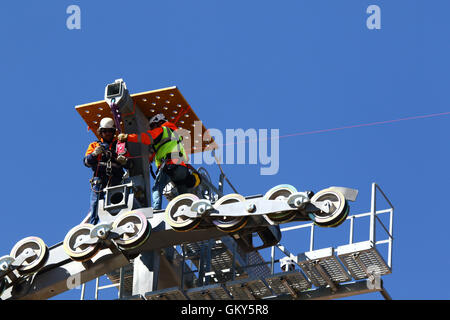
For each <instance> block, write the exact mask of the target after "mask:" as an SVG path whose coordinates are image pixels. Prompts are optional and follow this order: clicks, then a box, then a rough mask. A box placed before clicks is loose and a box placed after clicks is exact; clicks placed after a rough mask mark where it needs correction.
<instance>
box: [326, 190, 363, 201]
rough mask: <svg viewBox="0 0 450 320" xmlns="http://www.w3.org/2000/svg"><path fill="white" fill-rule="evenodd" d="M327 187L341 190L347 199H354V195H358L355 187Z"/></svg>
mask: <svg viewBox="0 0 450 320" xmlns="http://www.w3.org/2000/svg"><path fill="white" fill-rule="evenodd" d="M329 189H334V190H337V191H339V192H341V193H342V194H343V195H344V197H345V200H348V201H356V197H357V196H358V192H359V191H358V190H357V189H351V188H345V187H330V188H329Z"/></svg>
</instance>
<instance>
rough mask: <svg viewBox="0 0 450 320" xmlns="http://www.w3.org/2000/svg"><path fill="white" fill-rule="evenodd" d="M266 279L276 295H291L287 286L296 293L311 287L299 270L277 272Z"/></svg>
mask: <svg viewBox="0 0 450 320" xmlns="http://www.w3.org/2000/svg"><path fill="white" fill-rule="evenodd" d="M266 281H267V283H268V284H269V286H270V287H271V288H272V290H273V292H274V293H275V294H277V295H282V294H290V295H292V293H291V291H290V290H289V289H288V288H287V286H288V287H289V288H290V289H291V290H293V291H294V292H295V293H296V294H298V293H300V292H302V291H305V290H308V289H310V288H311V282H309V281H308V280H307V279H306V278H305V276H304V275H303V274H302V273H301V272H300V271H291V272H283V273H278V274H275V275H273V276H272V277H270V278H267V279H266Z"/></svg>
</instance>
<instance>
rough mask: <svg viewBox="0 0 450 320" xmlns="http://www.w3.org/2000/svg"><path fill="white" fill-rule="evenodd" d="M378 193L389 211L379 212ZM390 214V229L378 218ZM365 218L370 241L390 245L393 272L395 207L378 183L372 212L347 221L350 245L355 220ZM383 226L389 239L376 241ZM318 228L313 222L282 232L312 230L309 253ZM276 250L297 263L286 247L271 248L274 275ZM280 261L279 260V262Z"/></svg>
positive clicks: (389, 263)
mask: <svg viewBox="0 0 450 320" xmlns="http://www.w3.org/2000/svg"><path fill="white" fill-rule="evenodd" d="M377 191H379V192H380V194H381V195H382V196H383V197H384V199H385V200H386V202H387V203H388V204H389V206H390V207H389V208H388V209H383V210H377ZM386 213H389V227H388V228H387V227H386V226H385V225H384V223H383V222H382V221H381V219H380V218H379V217H378V216H379V215H381V214H386ZM363 217H370V225H369V228H370V229H369V240H370V241H371V242H372V243H373V244H374V245H375V246H376V245H382V244H388V258H387V264H388V266H389V268H390V269H391V270H392V249H393V241H394V236H393V228H394V224H393V223H394V206H393V204H392V202H391V201H390V200H389V198H388V197H387V196H386V194H385V193H384V192H383V190H381V188H380V186H378V185H377V184H376V183H372V192H371V208H370V212H366V213H361V214H355V215H352V216H349V217H347V218H346V220H349V221H350V230H349V231H350V232H349V242H348V244H353V242H354V230H355V228H354V226H355V220H356V219H359V218H363ZM377 221H378V223H379V224H380V225H381V227H382V228H383V230H384V231H385V232H386V233H387V238H386V239H382V240H378V241H377V240H376V226H377V223H376V222H377ZM316 227H317V226H316V225H315V224H314V223H313V222H311V223H302V224H299V225H295V226H290V227H286V228H282V229H281V232H287V231H292V230H299V229H308V228H309V229H310V241H309V251H313V250H315V246H314V241H315V228H316ZM275 248H278V249H279V250H280V251H281V252H283V253H284V254H285V255H286V256H288V257H291V258H292V260H293V261H294V262H295V260H296V259H295V257H296V256H295V255H293V254H292V253H291V252H289V251H288V250H287V249H286V248H285V247H284V246H282V245H280V244H278V245H276V246H273V247H272V248H271V272H272V274H273V273H274V264H275V262H276V260H275ZM277 261H278V260H277Z"/></svg>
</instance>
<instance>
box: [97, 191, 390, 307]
mask: <svg viewBox="0 0 450 320" xmlns="http://www.w3.org/2000/svg"><path fill="white" fill-rule="evenodd" d="M377 191H378V192H377ZM377 194H381V195H382V196H383V197H384V198H385V200H386V202H387V204H388V205H389V207H388V208H387V209H383V210H377V209H376V197H377ZM382 215H388V221H389V224H388V226H386V225H385V224H384V223H382V220H381V219H380V216H382ZM393 216H394V207H393V206H392V204H391V202H390V201H389V199H388V198H387V197H386V196H385V194H384V193H383V192H382V191H381V189H380V187H379V186H378V185H376V184H373V185H372V203H371V211H370V212H367V213H362V214H355V215H350V216H348V217H347V219H346V220H347V221H346V222H347V224H348V226H349V229H345V228H341V230H340V232H348V239H349V240H348V243H346V244H342V245H339V246H335V247H333V246H330V247H327V248H315V246H314V243H315V242H317V240H318V239H317V235H315V231H316V230H317V228H318V227H317V226H315V225H314V223H298V224H295V225H292V226H288V227H285V228H282V229H281V231H282V234H283V235H284V234H286V233H287V232H296V233H297V234H298V235H299V236H300V238H302V239H303V238H304V233H305V232H309V235H308V236H309V240H310V241H309V249H310V250H308V251H306V252H301V253H295V254H293V253H291V251H289V250H293V251H292V252H295V251H294V250H295V247H292V245H291V248H289V249H287V247H285V246H283V241H281V242H280V243H279V244H277V245H275V246H273V247H271V248H269V249H265V250H263V251H270V253H269V255H268V256H267V257H266V258H264V257H263V255H264V254H262V253H260V252H259V251H254V252H250V253H245V252H242V250H240V249H239V247H238V246H237V245H236V242H235V241H234V239H233V238H232V237H230V236H224V237H220V238H216V239H209V240H204V241H199V242H192V243H187V244H185V245H181V246H174V247H173V251H174V253H175V259H174V260H176V261H177V263H178V264H179V265H181V266H182V268H181V269H182V270H181V271H180V272H181V273H180V277H179V279H180V281H181V282H182V283H183V285H181V282H180V285H178V286H173V287H168V288H163V289H159V290H156V291H152V292H148V293H146V294H144V295H134V296H133V295H124V294H123V292H131V284H132V280H130V279H132V277H133V273H132V270H133V268H132V264H130V265H128V266H126V267H124V269H123V270H124V274H125V278H124V285H123V290H124V291H123V292H122V293H121V298H122V299H133V300H135V299H145V300H264V299H290V300H309V299H337V298H345V297H349V296H354V295H360V294H365V293H371V292H380V293H381V295H382V296H383V297H384V298H385V299H390V296H389V294H388V293H387V291H386V289H385V288H384V286H383V277H384V276H386V275H388V274H390V273H392V248H393ZM364 218H365V219H368V220H369V230H367V231H368V232H367V234H368V239H367V241H359V242H354V241H353V239H354V229H355V225H356V223H357V222H358V221H360V220H362V219H364ZM366 222H367V221H366ZM377 227H378V228H380V227H381V229H380V230H384V231H383V232H384V234H385V235H386V238H384V239H378V240H377V239H376V238H375V235H376V229H377ZM300 233H303V234H302V235H301V234H300ZM381 246H386V248H382V249H387V250H380V247H381ZM382 251H387V255H385V256H383V254H382V253H381V252H382ZM277 253H278V254H279V255H281V257H277ZM283 270H284V271H283ZM112 275H114V276H112ZM119 275H120V270H119V269H118V270H116V271H115V272H113V273H110V274H109V275H108V277H109V278H110V279H111V280H112V281H113V283H115V284H116V286H118V287H119V283H120V276H119ZM188 275H191V276H192V277H191V278H190V280H189V281H188V282H187V281H184V280H185V279H183V278H185V277H187V276H188ZM99 289H102V287H99V286H97V287H96V289H95V290H96V294H95V296H96V297H98V292H99Z"/></svg>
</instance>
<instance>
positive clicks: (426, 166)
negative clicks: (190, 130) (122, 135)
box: [0, 0, 450, 299]
mask: <svg viewBox="0 0 450 320" xmlns="http://www.w3.org/2000/svg"><path fill="white" fill-rule="evenodd" d="M71 4H76V5H79V6H80V8H81V17H82V20H81V30H68V29H67V28H66V19H67V17H68V15H67V14H66V8H67V7H68V6H69V5H71ZM371 4H377V5H379V6H380V8H381V14H382V21H381V23H382V28H381V30H368V29H367V27H366V19H367V17H368V15H367V14H366V8H367V7H368V6H369V5H371ZM449 9H450V3H449V2H448V1H444V0H435V1H432V2H430V1H425V0H423V1H419V0H417V1H412V0H409V1H406V0H397V1H380V0H370V1H366V0H358V1H357V0H341V1H331V0H329V1H324V0H315V1H312V0H296V1H293V0H286V1H282V2H279V1H278V2H277V1H265V0H263V1H245V2H243V1H235V0H232V1H210V0H205V1H199V0H195V1H181V0H174V1H159V0H158V1H155V0H152V1H129V2H127V3H126V4H124V2H123V1H117V0H109V1H104V0H102V1H100V0H97V1H87V0H85V1H76V0H71V1H66V0H62V1H61V0H60V1H50V0H48V1H45V2H42V1H41V2H37V1H21V0H18V1H2V2H1V3H0V40H1V48H2V50H0V74H1V75H2V76H1V77H0V86H1V87H2V89H3V90H2V91H3V95H2V99H1V106H2V116H3V121H2V132H3V135H4V138H5V140H3V150H4V153H3V156H2V157H1V158H0V161H1V163H2V164H3V172H2V178H3V179H2V180H3V183H2V185H1V187H0V188H1V194H2V197H3V205H2V223H1V234H2V235H1V241H0V255H3V254H8V253H9V251H10V249H11V248H12V247H13V245H14V244H15V243H16V242H17V241H18V240H20V239H22V238H24V237H27V236H30V235H36V236H40V237H42V238H43V239H44V240H45V241H46V243H47V244H48V245H53V244H55V243H57V242H59V241H62V240H63V238H64V236H65V234H66V232H67V231H68V230H70V229H71V228H72V227H73V226H74V225H76V224H77V223H79V222H80V220H81V219H82V218H83V217H84V216H85V215H86V213H87V210H88V205H89V201H88V199H89V183H88V181H89V178H90V176H91V172H90V170H89V169H87V168H85V167H84V166H83V164H82V161H81V159H82V157H83V155H84V152H85V150H86V148H87V145H88V144H89V142H91V141H92V140H93V139H95V138H94V136H93V134H92V133H90V132H87V130H86V125H85V123H84V122H83V120H82V119H81V118H80V117H79V115H78V114H77V112H76V111H75V109H74V106H75V105H78V104H83V103H87V102H91V101H97V100H101V99H103V90H104V86H105V85H106V84H107V83H110V82H112V81H114V80H115V79H117V78H124V79H125V81H126V83H127V86H128V88H129V89H130V91H131V92H132V93H134V92H141V91H147V90H152V89H159V88H163V87H167V86H173V85H176V86H178V87H179V89H180V91H181V92H182V94H183V95H184V96H185V98H186V99H187V100H188V101H189V102H190V104H191V106H192V107H193V109H194V110H195V112H196V113H197V115H198V116H199V117H200V118H201V119H202V120H203V121H204V123H205V125H206V126H207V127H209V128H217V129H220V130H225V129H227V128H243V129H248V128H256V129H260V128H268V129H270V128H278V129H280V135H288V134H293V133H298V132H306V131H313V130H320V129H327V128H335V127H341V126H349V125H355V124H361V123H369V122H376V121H385V120H391V119H399V118H404V117H411V116H420V115H425V114H433V113H442V112H448V111H450V110H449V105H448V95H447V93H448V85H449V81H448V80H449V76H448V75H449V74H450V63H449V62H448V57H449V55H450V42H449V41H448V40H447V35H448V33H449V31H450V28H449V25H448V21H447V20H448V13H447V12H448V11H449ZM449 121H450V116H442V117H434V118H427V119H418V120H411V121H403V122H397V123H391V124H384V125H378V126H371V127H361V128H353V129H347V130H341V131H334V132H328V133H318V134H312V135H305V136H292V137H287V138H282V139H281V140H280V170H279V172H278V174H277V175H272V176H261V175H260V166H259V165H226V166H225V170H226V172H227V173H228V176H229V177H230V179H231V181H232V182H233V184H234V185H235V186H236V187H237V189H238V191H239V192H240V193H241V194H243V195H252V194H257V193H265V192H266V191H267V190H269V189H270V188H271V187H273V186H275V185H277V184H282V183H289V184H292V185H294V186H296V187H297V188H298V189H299V190H300V189H301V190H307V189H311V190H316V191H317V190H320V189H322V188H325V187H328V186H331V185H342V186H348V187H353V188H357V189H359V190H360V195H359V198H358V201H357V202H356V203H355V204H353V205H352V213H361V212H366V211H368V210H369V208H370V186H371V183H372V182H377V183H378V184H379V185H380V186H381V187H382V188H383V190H385V192H386V193H387V194H388V196H389V197H390V199H391V200H392V202H393V203H394V205H395V208H396V215H395V229H394V233H395V242H394V243H395V245H394V261H393V263H394V272H393V274H391V275H388V276H386V278H385V286H386V288H387V289H388V291H389V293H390V294H391V295H392V297H393V298H395V299H449V298H450V293H449V291H448V284H447V285H445V284H443V283H442V280H440V279H445V278H446V276H447V274H448V269H449V267H450V259H449V256H448V243H449V240H450V239H449V233H448V230H447V228H448V225H449V224H450V217H449V215H448V214H447V212H448V208H447V204H446V200H447V199H448V180H449V171H448V163H449V155H450V152H449V149H448V133H449V123H450V122H449ZM211 173H212V175H213V177H214V178H217V177H218V175H217V169H216V168H214V167H213V168H211ZM228 191H229V192H231V190H228ZM342 228H344V229H345V228H346V227H345V225H343V226H342ZM343 232H344V233H345V231H343ZM358 232H361V233H360V235H361V237H362V238H364V237H365V236H366V235H367V236H368V232H366V230H363V229H362V228H361V231H358ZM324 237H325V238H327V237H328V238H327V239H329V240H330V241H329V242H328V243H327V244H328V245H329V246H330V245H333V244H334V243H333V238H332V237H330V236H329V235H325V236H324ZM285 240H286V243H285V244H286V246H287V247H288V248H289V249H290V250H291V251H293V252H295V250H296V249H295V248H296V246H297V243H296V240H295V238H293V237H291V236H289V237H286V239H285ZM296 253H297V252H296ZM430 275H431V277H430ZM78 296H79V292H78V291H74V292H69V293H66V294H65V295H63V296H61V297H64V298H77V297H78ZM360 298H367V299H379V298H380V296H379V295H378V294H374V295H366V296H361V297H360Z"/></svg>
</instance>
